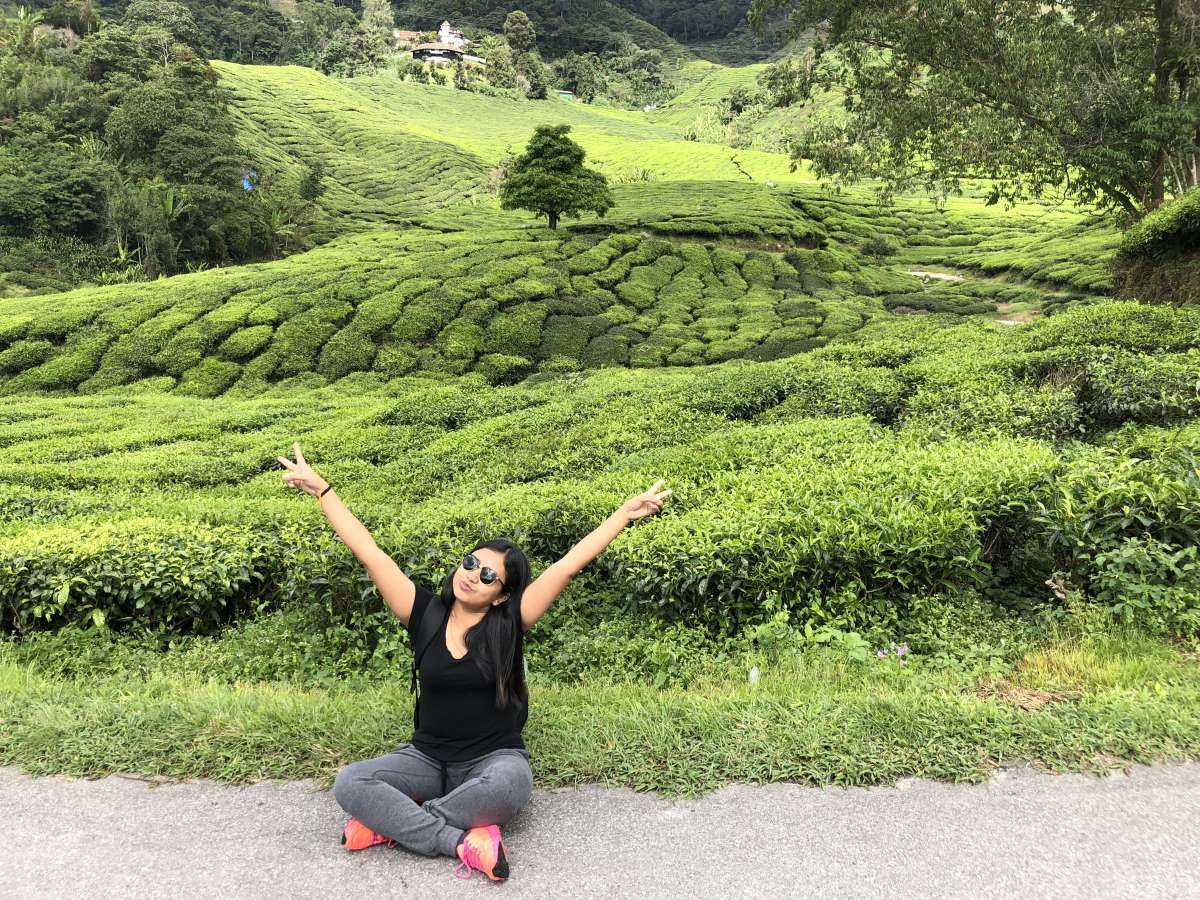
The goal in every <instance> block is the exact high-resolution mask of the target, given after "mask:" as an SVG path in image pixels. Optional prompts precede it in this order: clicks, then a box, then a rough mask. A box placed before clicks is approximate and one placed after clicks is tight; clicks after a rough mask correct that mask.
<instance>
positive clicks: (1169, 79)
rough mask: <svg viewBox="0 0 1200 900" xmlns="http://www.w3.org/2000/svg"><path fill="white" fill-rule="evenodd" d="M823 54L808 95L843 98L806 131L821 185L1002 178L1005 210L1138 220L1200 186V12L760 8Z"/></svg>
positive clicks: (1177, 8)
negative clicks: (1042, 206)
mask: <svg viewBox="0 0 1200 900" xmlns="http://www.w3.org/2000/svg"><path fill="white" fill-rule="evenodd" d="M780 12H786V13H788V14H789V16H790V20H791V25H792V27H793V28H795V29H808V28H812V29H814V30H815V42H814V43H813V49H812V51H811V52H810V54H809V56H808V58H807V59H806V60H805V66H804V69H803V71H802V72H800V73H798V75H799V76H800V77H799V78H798V79H797V83H796V84H795V85H794V90H793V91H792V92H791V93H792V95H793V96H794V97H796V98H799V99H800V100H802V101H803V100H807V99H808V98H810V97H811V96H812V95H813V94H815V93H819V92H824V91H833V92H835V95H837V94H840V96H841V97H842V99H843V101H844V106H845V110H846V114H845V116H844V117H842V118H841V119H839V120H835V121H825V122H822V121H820V120H817V121H815V123H813V124H810V125H809V126H808V127H807V128H805V129H803V130H802V132H801V134H800V135H799V141H798V142H797V143H796V144H795V146H796V148H797V150H796V155H797V156H798V157H800V158H804V159H809V160H812V162H813V168H814V170H815V171H816V172H817V173H818V175H821V176H824V177H827V178H837V179H839V180H842V181H853V180H856V179H859V178H880V179H882V180H883V183H884V186H885V188H886V189H889V190H899V189H904V188H907V187H911V186H915V185H918V184H924V185H926V186H928V187H940V188H942V189H943V190H946V189H950V190H953V189H955V188H956V187H957V184H958V181H959V179H961V178H964V177H986V178H991V179H993V185H994V187H993V190H992V194H991V197H990V198H989V199H991V200H992V201H997V200H1015V199H1017V198H1019V197H1023V196H1038V195H1039V194H1041V193H1042V192H1043V191H1045V190H1046V189H1047V188H1057V189H1060V190H1061V191H1062V192H1063V193H1064V194H1066V195H1067V196H1069V197H1073V198H1074V199H1076V200H1081V201H1083V202H1085V203H1091V204H1095V205H1097V206H1099V207H1102V208H1108V209H1112V210H1118V211H1120V212H1122V213H1123V214H1124V215H1125V216H1126V217H1127V218H1128V219H1129V220H1136V219H1139V218H1140V217H1141V216H1143V215H1145V214H1146V213H1147V212H1149V211H1150V210H1153V209H1155V208H1156V207H1158V206H1159V205H1160V204H1161V203H1162V202H1163V200H1164V199H1165V196H1166V194H1167V192H1168V191H1169V192H1171V193H1174V194H1182V193H1183V192H1184V191H1186V190H1188V189H1189V188H1191V187H1193V186H1194V185H1196V184H1197V183H1200V8H1198V7H1197V5H1196V3H1195V0H1063V2H1058V3H1046V2H1044V0H953V2H951V0H753V3H752V5H751V19H752V21H753V22H754V23H755V24H756V25H758V26H759V27H765V26H766V25H767V24H768V23H769V22H773V21H774V19H773V18H772V17H773V16H776V15H778V14H779V13H780Z"/></svg>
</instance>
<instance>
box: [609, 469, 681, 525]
mask: <svg viewBox="0 0 1200 900" xmlns="http://www.w3.org/2000/svg"><path fill="white" fill-rule="evenodd" d="M662 485H663V479H662V478H660V479H658V481H656V482H654V484H653V485H651V486H650V490H648V491H644V492H642V493H640V494H638V495H637V496H636V497H631V498H629V499H628V500H626V501H625V502H624V504H622V506H621V509H622V511H624V513H625V515H626V516H628V517H629V521H630V522H636V521H637V520H638V519H640V518H642V517H643V516H649V515H653V514H654V513H656V512H659V511H660V510H661V509H662V505H663V501H664V500H666V499H667V498H668V497H670V496H671V491H662V492H659V490H658V489H659V488H660V487H662Z"/></svg>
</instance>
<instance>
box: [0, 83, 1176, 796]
mask: <svg viewBox="0 0 1200 900" xmlns="http://www.w3.org/2000/svg"><path fill="white" fill-rule="evenodd" d="M214 65H215V66H216V68H217V69H218V71H219V72H220V74H221V79H222V84H223V86H224V87H226V88H227V89H228V90H229V91H230V92H231V95H232V98H233V103H232V112H233V114H234V116H235V117H236V119H237V121H238V123H239V127H240V128H241V129H242V132H243V134H244V135H245V137H246V140H247V141H248V142H249V143H251V144H252V145H253V146H254V147H255V148H256V152H257V153H258V154H260V158H261V159H262V160H263V161H264V166H265V165H267V164H268V163H269V165H270V166H272V167H275V168H276V169H277V170H278V171H284V172H286V171H292V170H295V171H299V168H300V166H301V165H302V164H311V163H312V162H313V161H317V160H319V161H320V162H321V163H322V164H323V166H324V167H325V171H326V173H327V174H326V178H325V187H326V191H325V193H324V194H323V195H322V197H321V198H320V204H321V207H320V219H319V228H318V232H319V236H320V239H321V241H322V243H321V244H320V246H318V247H316V249H313V250H311V251H309V252H306V253H302V254H297V255H294V256H292V257H289V258H286V259H282V260H278V261H275V262H270V263H262V264H257V265H250V266H243V267H236V268H224V269H213V270H207V271H201V272H196V273H194V274H189V275H181V276H176V277H173V278H167V279H160V280H157V281H150V282H141V283H133V284H126V285H120V286H110V287H84V288H79V289H77V290H72V291H66V292H62V293H57V294H39V295H32V296H22V297H10V298H5V299H0V394H3V396H4V402H3V404H2V405H0V632H2V633H3V640H0V685H3V688H2V689H0V721H3V722H4V723H5V725H6V728H5V729H3V730H0V761H8V762H20V763H21V764H22V765H24V766H26V767H28V768H30V769H33V770H37V769H39V768H40V769H43V770H46V771H84V772H101V771H110V770H112V769H114V768H116V769H123V770H129V769H132V770H135V771H156V772H158V771H161V772H170V773H173V774H182V775H193V774H208V775H213V776H216V777H225V778H231V779H245V778H251V777H260V776H262V775H265V774H270V775H272V776H278V777H296V776H298V775H317V776H321V777H326V776H329V775H330V774H331V773H333V772H336V770H337V767H338V766H339V765H340V763H341V762H344V761H345V760H346V759H349V758H362V757H364V756H367V755H370V754H371V753H373V752H376V751H378V750H380V749H381V748H384V746H385V745H387V742H388V741H391V740H392V738H394V737H395V734H394V730H395V728H397V727H400V726H401V725H403V724H404V723H405V722H406V717H407V716H409V715H410V713H411V706H407V707H406V706H405V704H408V703H410V702H411V701H410V699H409V698H408V696H407V694H404V693H402V692H401V691H400V690H399V688H398V687H396V685H399V684H400V682H401V681H403V682H404V684H405V685H407V680H406V678H402V677H401V676H403V675H404V674H405V672H406V666H407V664H408V660H409V656H408V653H409V651H408V647H407V638H406V637H405V635H404V634H403V632H402V630H401V629H399V628H398V627H397V625H396V623H395V621H394V619H392V618H391V617H390V616H389V615H388V614H387V613H386V612H385V611H384V609H383V606H382V604H381V602H380V600H379V597H378V595H377V593H376V592H375V590H374V588H373V586H372V585H371V583H370V581H369V580H368V579H367V577H366V575H365V572H364V571H363V569H362V567H361V566H360V565H359V564H358V563H357V562H356V560H355V559H354V558H353V556H352V555H351V554H350V553H349V551H348V550H347V549H346V547H345V546H344V545H343V544H342V543H341V542H340V541H339V540H338V539H337V538H336V537H335V536H334V534H333V532H332V530H331V529H330V527H329V525H328V523H327V522H326V521H325V519H324V518H323V516H322V515H321V513H320V511H319V509H318V508H317V506H316V504H315V503H314V501H313V500H312V499H311V498H310V497H307V496H303V495H297V494H296V493H294V492H291V491H289V490H288V489H287V487H286V486H285V485H284V484H283V482H282V479H281V477H280V468H279V465H278V463H277V461H276V457H277V456H279V455H280V454H287V453H289V452H290V448H291V446H292V443H293V442H294V441H299V442H300V443H301V445H302V446H303V448H304V452H305V455H306V457H307V458H308V460H309V462H310V463H311V464H312V465H313V466H314V468H315V469H317V471H318V472H320V473H321V474H322V475H323V476H324V477H325V478H327V479H328V480H329V481H330V483H332V484H333V485H335V486H336V487H337V491H338V495H339V496H340V497H341V498H342V499H343V500H344V502H345V503H346V504H347V505H348V506H349V507H350V508H351V509H352V510H353V511H354V513H355V514H356V515H357V516H358V517H359V518H360V519H361V520H362V521H363V522H364V523H365V524H366V525H367V526H368V528H369V529H370V530H371V532H372V534H373V535H374V536H375V537H376V540H377V541H378V543H379V544H380V546H381V547H383V548H384V549H385V550H386V551H387V552H388V553H389V554H391V555H392V556H393V558H395V559H396V560H397V561H398V562H399V563H400V565H401V567H402V568H403V569H404V570H405V571H406V572H408V573H409V574H411V575H412V576H413V578H414V579H416V580H418V581H421V582H423V583H427V584H430V585H433V584H436V583H438V582H439V581H440V579H441V578H442V577H443V576H444V574H445V572H446V571H448V567H451V566H453V565H454V563H455V562H456V560H457V559H458V558H459V557H460V556H461V554H462V552H463V550H464V548H467V547H468V546H469V545H470V544H472V543H473V542H474V541H477V540H480V539H485V538H489V537H493V536H500V535H506V536H510V537H512V538H514V539H515V540H516V541H517V543H519V544H520V545H521V546H522V547H523V548H525V549H526V551H527V553H528V554H529V556H530V558H531V561H532V562H533V567H534V571H535V574H536V573H537V572H538V571H540V570H541V569H542V568H543V567H544V566H546V565H548V564H549V563H551V562H553V561H554V560H555V559H557V558H558V557H560V556H561V555H563V554H564V553H566V552H567V551H568V550H569V549H570V548H571V547H572V546H573V544H574V543H575V542H576V541H578V540H579V539H580V538H582V537H583V536H584V535H585V534H587V533H588V532H589V531H590V530H591V529H592V528H594V527H595V526H596V525H597V524H599V523H600V522H601V521H602V520H603V519H604V518H605V517H606V516H608V515H609V514H610V513H611V512H612V511H613V510H614V509H615V508H617V506H618V505H619V504H620V503H621V502H622V501H623V500H625V499H626V498H628V497H629V496H631V495H633V494H635V493H638V492H640V491H643V490H645V488H646V487H647V486H648V485H649V484H651V483H652V482H654V481H655V480H656V479H659V478H662V479H665V480H666V486H667V487H669V488H671V489H672V491H673V496H672V497H671V499H670V501H669V503H668V504H667V505H666V506H665V508H664V509H663V511H662V512H661V513H660V514H659V515H657V516H654V517H651V518H649V519H648V520H646V521H644V522H640V523H638V524H637V525H635V526H634V527H631V528H629V529H627V530H626V531H625V532H623V533H622V534H621V535H620V536H619V537H618V538H617V539H616V540H615V541H614V542H613V543H612V545H611V546H610V547H609V548H608V549H607V550H606V551H605V552H604V553H603V554H602V555H601V556H600V557H599V558H598V559H597V560H596V561H595V563H594V564H593V565H592V566H590V567H589V568H588V569H587V570H586V572H585V573H584V574H583V575H581V576H580V577H579V578H578V579H577V580H576V581H575V583H573V584H572V585H571V587H570V588H569V589H568V590H567V591H566V592H565V593H564V595H563V596H562V598H561V599H560V600H559V601H558V603H557V604H556V605H555V607H554V608H553V609H552V610H551V612H550V614H549V615H548V616H547V617H546V619H545V620H544V622H543V623H542V624H539V626H538V627H537V628H535V629H534V630H533V631H531V632H530V633H529V635H528V636H527V642H528V643H527V649H528V658H529V660H530V664H531V683H532V684H533V692H534V702H533V709H534V712H533V714H532V716H531V720H530V731H529V737H528V739H529V740H530V743H531V746H532V747H534V748H535V749H537V750H538V751H539V759H541V760H542V768H540V769H539V777H541V778H544V779H546V780H547V782H548V783H572V782H576V781H580V780H609V781H612V782H615V783H623V784H633V785H634V786H637V787H654V788H658V789H662V790H682V791H688V790H694V789H698V788H701V787H712V786H715V784H717V783H720V782H722V781H724V780H728V779H730V778H749V779H770V778H780V777H791V778H796V779H800V780H812V781H817V782H829V781H834V782H841V783H846V782H869V781H874V780H881V779H887V778H891V777H899V776H900V775H905V774H932V775H938V776H943V777H952V778H975V777H981V776H982V775H983V774H984V773H986V771H987V769H988V767H989V766H990V765H991V764H992V763H993V762H995V761H997V760H1000V759H1006V758H1012V757H1024V758H1034V759H1037V760H1039V761H1041V762H1044V763H1045V764H1047V765H1051V766H1061V767H1075V768H1080V767H1082V768H1087V767H1089V766H1091V765H1093V764H1094V762H1095V760H1096V759H1100V758H1139V759H1140V758H1145V759H1152V758H1162V757H1171V756H1176V757H1177V756H1195V755H1196V754H1198V753H1200V702H1198V700H1197V698H1198V697H1200V673H1198V671H1197V667H1196V664H1195V639H1196V635H1197V632H1198V630H1200V559H1198V558H1197V537H1198V535H1200V463H1198V461H1197V459H1198V455H1200V454H1198V450H1197V448H1198V446H1200V420H1198V418H1197V417H1198V415H1200V311H1198V310H1197V309H1196V308H1194V307H1189V306H1180V307H1175V306H1168V305H1161V306H1159V305H1148V304H1143V303H1139V302H1136V301H1124V300H1122V301H1118V300H1114V299H1112V297H1111V293H1112V289H1113V279H1112V276H1111V274H1110V269H1109V261H1110V260H1111V258H1112V255H1113V252H1114V250H1115V248H1116V247H1117V244H1118V242H1119V239H1120V236H1119V232H1118V231H1117V229H1116V228H1115V227H1113V226H1112V225H1110V224H1107V223H1105V222H1099V221H1095V220H1093V219H1091V218H1089V217H1087V216H1086V215H1084V214H1083V213H1081V212H1080V211H1077V210H1071V209H1066V208H1063V207H1059V206H1054V205H1051V204H1044V205H1043V204H1034V203H1030V204H1023V205H1020V206H1017V207H1015V208H1011V209H1008V210H1004V209H998V208H995V207H986V206H984V205H983V203H982V202H980V200H979V199H978V194H980V193H981V191H979V190H977V188H978V186H969V188H970V189H969V191H968V196H964V197H957V198H951V199H949V200H948V201H946V202H945V203H943V204H941V205H939V206H935V205H933V204H931V203H929V202H928V201H927V200H924V199H918V198H900V199H898V200H897V202H896V203H895V204H894V205H892V206H889V207H886V208H882V207H880V206H878V205H877V204H876V203H875V202H874V200H873V199H872V198H871V196H870V195H869V194H868V193H867V192H865V191H863V192H859V191H843V192H838V193H835V192H831V191H828V190H826V189H825V188H823V187H820V186H818V185H816V184H814V183H811V182H810V181H809V180H808V179H807V176H806V175H805V173H804V172H803V171H796V172H793V171H791V169H790V167H789V163H788V160H787V158H786V157H785V156H783V155H781V154H771V153H766V152H759V151H743V150H732V149H730V148H729V147H724V146H717V145H710V144H704V143H701V142H697V141H685V140H682V139H681V137H680V134H679V132H678V131H677V130H675V127H676V123H675V122H674V119H672V118H671V117H669V116H668V117H663V118H661V119H660V121H659V122H658V123H657V124H655V123H654V122H653V121H651V119H650V118H648V117H647V116H644V115H641V114H637V113H631V112H623V111H617V110H605V109H593V108H588V107H583V106H582V105H575V104H569V103H566V102H561V101H547V102H545V103H528V102H520V101H516V100H505V99H497V98H492V97H482V96H479V95H475V94H470V93H466V92H455V91H452V90H449V89H447V88H443V87H437V86H430V85H418V84H412V83H408V82H399V81H397V80H396V79H395V78H394V77H389V76H387V75H377V76H372V77H369V78H356V79H349V80H342V81H339V80H335V79H330V78H325V77H323V76H321V75H319V74H317V73H316V72H314V71H312V70H308V69H303V68H300V67H281V68H270V67H262V66H259V67H243V66H237V65H234V64H230V63H214ZM743 74H744V73H743ZM739 77H740V76H739ZM734 80H736V79H734ZM731 83H732V82H731ZM714 84H717V82H716V81H714ZM709 89H714V90H715V89H716V88H715V87H713V85H709V86H708V87H704V86H703V83H702V84H701V85H700V86H698V87H697V88H696V91H695V92H694V93H695V96H696V99H700V100H703V99H704V98H705V96H706V95H705V94H704V91H706V90H709ZM447 108H449V109H450V110H451V114H446V109H447ZM558 122H566V123H569V124H572V126H573V128H574V130H573V132H572V136H573V137H575V138H577V139H578V140H579V142H580V143H581V144H582V145H583V146H584V147H585V148H586V149H587V151H588V161H589V163H590V164H594V165H596V166H597V167H598V168H599V169H600V170H601V171H604V172H605V173H607V174H608V175H609V176H610V177H611V178H612V179H613V181H614V194H615V199H616V205H615V207H614V208H613V209H612V210H611V212H609V214H608V215H606V216H605V217H596V216H592V215H588V216H585V217H583V218H582V219H579V220H574V221H567V222H565V223H564V226H563V227H561V228H559V229H557V230H554V231H552V230H549V229H547V228H545V227H543V225H542V223H541V221H540V220H538V219H535V218H534V217H533V216H531V215H527V214H523V213H506V212H502V211H501V210H500V209H499V208H498V204H497V202H496V199H495V197H494V196H493V194H492V193H491V190H490V188H489V179H490V178H491V171H492V169H493V168H495V167H496V166H497V165H499V164H500V163H501V162H502V160H503V159H504V157H505V156H507V155H509V154H511V153H514V152H518V151H519V150H520V149H521V147H522V146H523V144H524V141H525V140H526V139H527V137H528V136H529V134H530V133H531V131H532V129H533V128H534V126H535V125H537V124H541V123H558ZM1015 323H1021V324H1015ZM1113 642H1115V643H1113ZM900 646H903V648H904V652H903V653H900V652H899V651H898V649H897V648H898V647H900ZM910 662H911V663H912V665H911V666H909V663H910ZM751 666H757V667H760V669H761V671H762V672H763V675H764V682H763V684H762V685H759V686H757V687H755V686H753V685H750V684H749V682H747V672H748V670H749V669H750V667H751ZM755 671H756V674H757V672H758V671H759V669H756V670H755ZM246 682H254V683H255V684H256V686H254V687H247V686H246V684H245V683H246ZM268 683H269V685H270V686H269V687H268V686H266V685H268ZM85 684H86V685H87V687H86V688H85V687H84V685H85ZM1152 685H1153V686H1152ZM759 688H761V689H762V693H753V692H754V691H757V690H759ZM1019 690H1024V691H1034V692H1041V694H1042V695H1044V696H1043V702H1049V705H1048V706H1047V707H1046V708H1045V709H1044V710H1042V711H1040V712H1039V711H1030V709H1029V708H1027V707H1021V708H1019V709H1018V708H1017V707H1015V706H1014V704H1013V702H1011V698H1012V696H1014V695H1015V693H1017V692H1018V691H1019ZM747 691H749V692H751V693H745V692H747ZM660 692H662V693H660ZM672 692H675V693H672ZM598 698H599V699H598ZM1046 698H1050V699H1049V701H1047V700H1046ZM539 704H540V705H539ZM1039 709H1040V707H1039ZM834 710H838V711H837V712H834ZM181 711H182V712H181ZM147 722H154V723H155V724H154V725H153V726H152V727H151V726H147V725H146V723H147ZM363 722H370V723H373V724H371V725H370V726H369V727H366V728H365V730H364V726H363V725H362V723H363ZM314 723H319V724H314ZM114 734H115V735H120V738H119V739H117V740H114V739H113V738H112V735H114ZM613 734H621V735H622V736H623V737H624V739H623V741H622V742H621V743H620V746H617V745H616V744H614V742H613V740H612V739H611V736H612V735H613ZM767 734H770V735H772V736H773V737H772V738H771V739H770V740H766V739H760V738H761V737H762V736H763V735H767ZM755 735H757V736H759V737H754V736H755ZM747 741H750V742H751V744H752V745H753V746H748V745H746V742H747ZM393 743H394V741H393ZM630 747H633V748H634V749H633V750H630V749H629V748H630ZM80 748H82V749H80ZM164 748H168V749H164ZM169 748H174V749H173V750H172V749H169ZM297 748H298V749H297ZM637 748H641V749H640V750H639V749H637ZM665 748H673V749H674V750H677V751H678V753H675V752H672V753H668V752H667V750H666V749H665ZM681 755H682V756H687V757H688V758H690V759H693V762H694V763H695V765H694V766H693V767H692V768H689V769H684V768H674V767H664V765H663V764H662V762H661V760H662V759H666V758H672V759H674V758H682V756H681Z"/></svg>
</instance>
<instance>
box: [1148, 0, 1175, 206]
mask: <svg viewBox="0 0 1200 900" xmlns="http://www.w3.org/2000/svg"><path fill="white" fill-rule="evenodd" d="M1178 3H1179V0H1156V2H1155V4H1154V7H1155V8H1154V14H1155V18H1156V19H1157V20H1158V41H1157V43H1156V45H1155V47H1154V105H1155V106H1158V107H1159V108H1165V107H1167V106H1168V105H1169V104H1170V102H1171V68H1172V65H1173V64H1174V60H1173V59H1172V57H1173V55H1174V54H1173V52H1172V51H1173V50H1174V47H1173V39H1174V37H1175V19H1176V16H1177V14H1178V11H1179V10H1178ZM1166 176H1167V148H1166V146H1164V145H1162V144H1159V146H1158V147H1156V148H1155V149H1154V153H1153V155H1152V157H1151V159H1150V172H1149V177H1150V183H1149V184H1148V185H1147V186H1146V196H1145V197H1144V198H1143V201H1142V207H1143V210H1144V211H1145V212H1149V211H1151V210H1154V209H1158V207H1160V206H1162V202H1163V194H1164V190H1165V187H1166V180H1167V179H1166Z"/></svg>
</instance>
